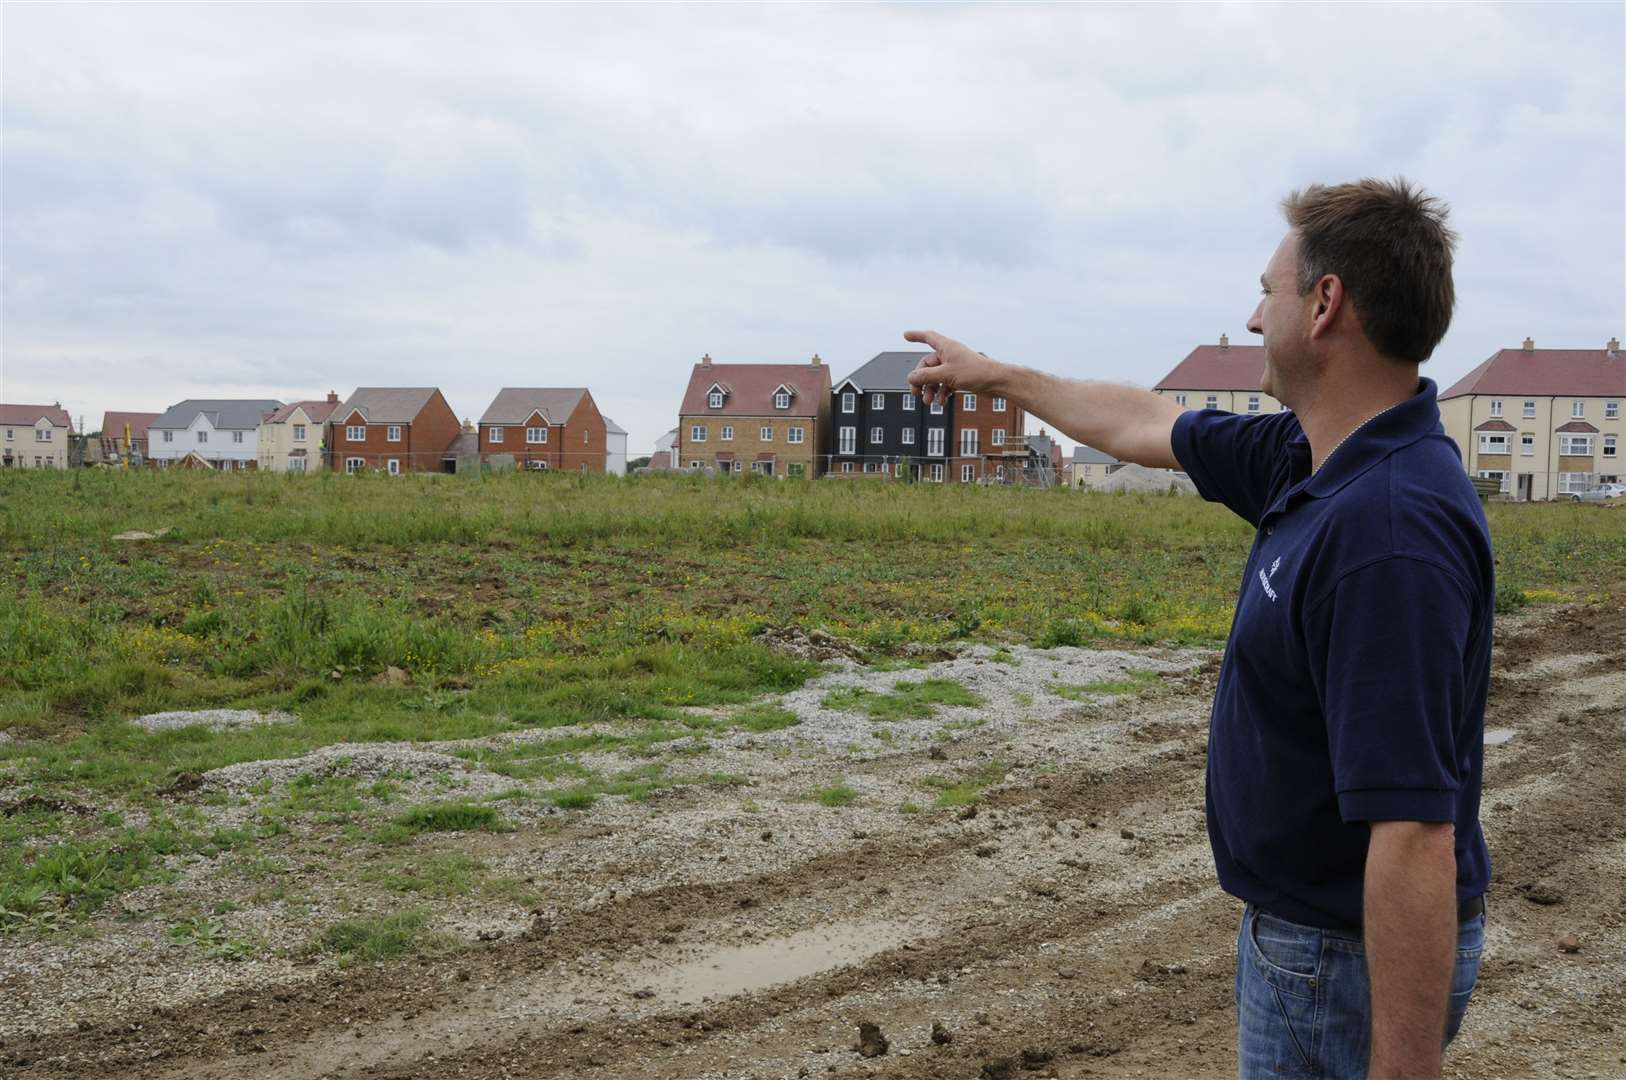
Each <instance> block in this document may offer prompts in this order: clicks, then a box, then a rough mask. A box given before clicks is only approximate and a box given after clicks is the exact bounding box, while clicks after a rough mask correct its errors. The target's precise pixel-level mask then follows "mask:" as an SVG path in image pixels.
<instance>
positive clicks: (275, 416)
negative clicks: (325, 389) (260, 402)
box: [265, 401, 339, 424]
mask: <svg viewBox="0 0 1626 1080" xmlns="http://www.w3.org/2000/svg"><path fill="white" fill-rule="evenodd" d="M338 407H339V403H338V402H337V401H294V402H290V403H289V404H287V405H284V406H283V407H282V408H280V409H278V410H277V411H276V412H274V413H272V414H271V415H270V416H267V417H266V418H265V422H266V423H267V424H285V423H287V422H288V418H289V417H290V416H292V415H293V414H294V410H295V409H300V408H303V409H304V410H305V415H306V416H307V417H309V418H310V421H311V423H313V424H320V423H322V422H323V421H324V420H326V419H327V418H328V416H329V415H330V414H331V413H332V412H333V410H334V409H337V408H338Z"/></svg>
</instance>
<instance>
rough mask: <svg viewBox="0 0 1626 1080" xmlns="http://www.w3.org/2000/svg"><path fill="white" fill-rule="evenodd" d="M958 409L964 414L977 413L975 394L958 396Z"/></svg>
mask: <svg viewBox="0 0 1626 1080" xmlns="http://www.w3.org/2000/svg"><path fill="white" fill-rule="evenodd" d="M960 408H961V409H963V410H965V411H966V412H976V411H977V395H976V394H961V395H960Z"/></svg>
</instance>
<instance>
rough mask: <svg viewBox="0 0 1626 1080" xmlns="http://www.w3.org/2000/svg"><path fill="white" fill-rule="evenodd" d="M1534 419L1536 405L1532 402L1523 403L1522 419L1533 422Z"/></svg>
mask: <svg viewBox="0 0 1626 1080" xmlns="http://www.w3.org/2000/svg"><path fill="white" fill-rule="evenodd" d="M1535 418H1536V403H1535V402H1534V401H1527V402H1525V403H1524V419H1526V420H1534V419H1535Z"/></svg>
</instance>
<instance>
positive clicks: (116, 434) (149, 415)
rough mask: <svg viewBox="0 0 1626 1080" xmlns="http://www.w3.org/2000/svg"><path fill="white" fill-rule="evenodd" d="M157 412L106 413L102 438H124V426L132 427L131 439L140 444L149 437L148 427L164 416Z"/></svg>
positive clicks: (103, 416) (103, 414)
mask: <svg viewBox="0 0 1626 1080" xmlns="http://www.w3.org/2000/svg"><path fill="white" fill-rule="evenodd" d="M162 415H163V413H155V412H104V413H102V438H104V439H122V438H124V425H125V424H129V425H130V438H131V439H133V440H135V441H137V442H139V441H141V440H143V439H145V438H146V437H147V425H148V424H150V423H152V422H153V421H154V420H156V419H158V418H159V417H160V416H162Z"/></svg>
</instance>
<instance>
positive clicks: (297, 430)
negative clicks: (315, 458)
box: [294, 424, 305, 442]
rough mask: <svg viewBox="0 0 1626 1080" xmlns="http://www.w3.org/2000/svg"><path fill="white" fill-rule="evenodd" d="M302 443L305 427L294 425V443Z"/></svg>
mask: <svg viewBox="0 0 1626 1080" xmlns="http://www.w3.org/2000/svg"><path fill="white" fill-rule="evenodd" d="M304 441H305V425H304V424H295V425H294V442H304Z"/></svg>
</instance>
